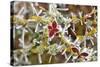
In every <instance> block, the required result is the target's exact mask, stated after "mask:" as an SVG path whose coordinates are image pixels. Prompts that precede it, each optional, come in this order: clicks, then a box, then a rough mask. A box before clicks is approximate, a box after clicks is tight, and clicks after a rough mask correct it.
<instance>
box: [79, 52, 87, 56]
mask: <svg viewBox="0 0 100 67" xmlns="http://www.w3.org/2000/svg"><path fill="white" fill-rule="evenodd" d="M80 56H85V57H86V56H88V53H85V52H83V53H81V54H80Z"/></svg>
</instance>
